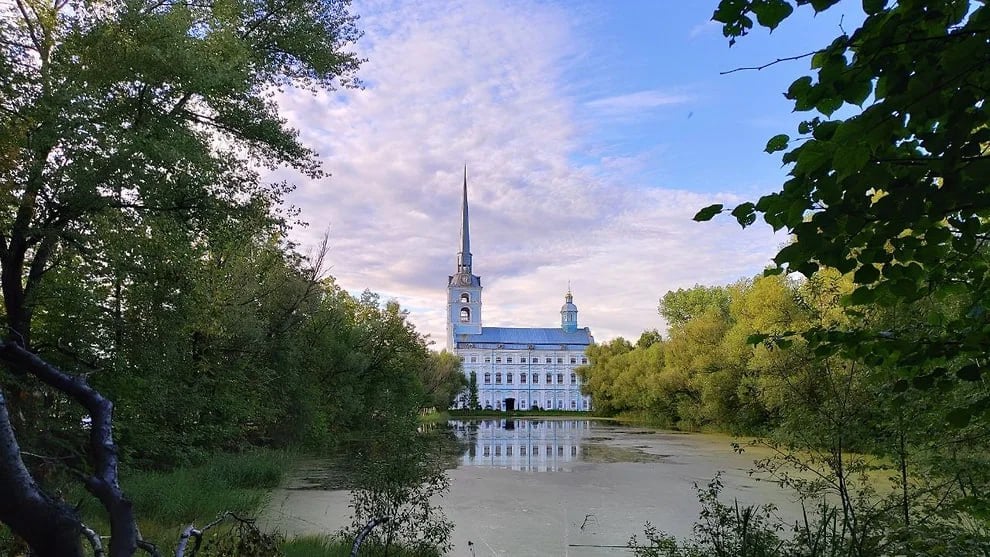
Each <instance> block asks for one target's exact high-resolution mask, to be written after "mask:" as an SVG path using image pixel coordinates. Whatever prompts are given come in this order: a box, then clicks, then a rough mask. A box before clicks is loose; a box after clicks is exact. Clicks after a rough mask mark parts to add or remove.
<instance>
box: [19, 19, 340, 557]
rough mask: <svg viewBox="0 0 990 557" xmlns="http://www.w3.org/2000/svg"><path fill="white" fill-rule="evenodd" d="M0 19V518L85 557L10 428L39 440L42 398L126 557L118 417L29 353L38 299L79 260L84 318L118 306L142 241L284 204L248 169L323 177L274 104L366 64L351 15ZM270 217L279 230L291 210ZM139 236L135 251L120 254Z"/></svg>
mask: <svg viewBox="0 0 990 557" xmlns="http://www.w3.org/2000/svg"><path fill="white" fill-rule="evenodd" d="M0 10H3V17H2V18H0V53H2V56H0V183H2V184H3V185H4V192H5V193H4V196H3V198H2V202H3V212H2V215H3V216H2V218H0V290H2V294H3V303H4V318H5V319H6V321H7V329H8V331H9V335H8V336H7V338H6V340H4V341H3V343H2V344H0V360H2V361H3V362H4V364H5V366H6V367H7V369H8V370H9V371H10V372H11V373H12V374H13V376H8V377H5V378H4V379H3V381H2V383H3V391H4V392H6V393H12V394H13V395H14V396H10V397H7V396H2V395H0V397H2V398H0V440H2V442H0V466H3V467H4V470H5V472H4V473H3V474H0V495H2V497H0V499H2V500H3V503H0V521H2V522H4V523H5V524H8V525H9V526H10V527H11V528H12V529H13V530H14V531H15V532H16V533H17V534H18V535H20V536H21V537H23V538H24V539H25V540H26V541H27V542H28V544H29V545H30V546H31V547H32V550H33V552H34V554H36V555H39V556H42V557H43V556H47V555H80V554H81V548H80V546H79V534H80V532H81V528H82V527H81V525H80V523H79V520H78V518H77V516H76V515H75V512H74V511H73V510H72V509H71V508H69V507H67V506H66V505H64V504H61V503H59V502H58V501H56V500H55V499H54V498H52V497H51V496H49V495H47V494H46V493H45V492H44V491H42V489H41V488H40V487H39V485H38V484H37V483H36V481H35V480H34V478H32V476H31V474H30V471H29V470H28V468H27V467H26V466H25V465H24V463H23V461H22V460H21V456H20V451H19V445H18V443H17V440H18V437H16V436H15V433H14V432H15V431H17V434H18V435H20V436H21V437H22V438H31V437H32V432H35V433H37V432H40V431H43V430H44V428H45V424H46V423H47V419H46V418H47V417H48V414H47V405H46V404H41V403H39V400H41V399H44V398H47V399H48V401H49V402H50V401H59V403H60V406H61V405H64V404H63V403H65V402H67V401H73V402H74V403H76V404H78V405H81V406H82V407H83V408H84V412H85V413H86V414H87V415H88V416H89V418H90V419H91V420H92V425H91V427H90V428H89V435H90V439H89V442H88V444H89V449H88V451H82V452H83V453H84V454H86V455H87V456H86V458H85V460H88V466H83V467H82V468H83V469H81V470H79V472H80V473H81V474H82V475H83V476H84V477H85V478H86V481H85V485H86V487H87V489H88V490H89V491H91V492H92V493H93V494H94V495H96V496H97V497H98V498H99V499H100V500H101V502H102V503H103V504H104V506H105V508H106V509H107V512H108V513H109V515H110V523H111V541H110V554H111V555H113V556H123V555H130V554H132V553H133V552H134V551H135V548H136V546H137V544H138V543H140V542H141V541H140V540H139V539H138V535H137V529H136V527H135V525H134V520H133V516H132V513H131V510H130V503H129V501H128V500H127V499H126V497H124V495H123V493H122V492H121V491H120V488H119V486H118V484H117V478H116V466H117V447H116V445H115V444H114V442H113V437H112V418H111V417H112V412H113V405H112V404H111V403H110V401H109V400H108V399H107V398H106V397H104V396H103V395H102V394H101V393H100V392H99V391H96V390H95V389H93V388H92V387H90V386H89V383H88V381H87V380H86V379H85V378H84V377H83V376H80V375H75V374H72V373H69V372H67V371H66V370H63V369H59V368H56V367H54V366H51V365H49V364H48V363H46V362H45V361H44V360H42V359H41V358H40V357H39V356H38V355H36V354H35V353H33V352H32V350H36V349H37V344H38V343H36V342H35V333H36V330H35V327H34V324H35V322H36V320H37V318H38V315H39V314H38V310H39V308H42V307H43V305H42V300H41V299H39V292H41V290H42V288H43V287H44V285H45V282H46V281H47V280H48V277H50V276H53V271H54V270H56V269H59V268H67V266H68V265H70V264H75V263H77V262H78V261H80V260H82V261H86V262H88V263H90V264H91V266H92V267H94V268H95V267H101V268H102V269H103V273H105V276H106V277H107V279H108V280H107V281H106V282H103V283H101V284H103V285H109V288H106V289H104V290H101V291H105V292H106V293H107V295H105V296H103V297H102V298H99V299H94V298H89V299H86V298H83V297H80V298H78V299H79V300H80V301H81V302H83V303H86V304H89V308H88V309H90V310H94V311H97V310H98V309H99V308H104V309H103V310H104V311H107V310H108V311H110V312H111V313H114V312H115V309H116V310H122V309H123V308H126V307H127V306H128V304H129V303H130V302H129V296H130V295H131V293H130V292H129V285H128V284H127V283H126V282H125V281H123V280H122V279H121V275H120V274H119V272H118V269H119V268H118V267H116V266H115V264H116V263H120V262H121V261H122V260H125V259H130V260H132V261H144V262H149V261H154V260H155V258H156V257H157V256H159V255H161V254H160V253H152V252H149V251H148V250H147V248H148V247H149V244H156V243H157V245H158V246H160V247H164V248H166V250H170V251H169V253H174V252H175V251H176V250H178V251H180V252H181V251H183V250H187V248H189V247H196V246H203V245H205V242H206V240H207V239H208V238H209V237H210V236H211V233H212V232H213V231H215V230H216V229H217V227H219V226H222V225H223V223H224V222H227V221H237V220H239V219H245V218H251V216H252V215H256V214H257V211H256V209H257V208H258V207H263V208H265V210H264V211H263V212H264V213H267V210H268V209H271V208H274V207H276V206H277V204H278V202H279V200H280V199H281V196H282V194H283V193H284V192H285V191H286V186H285V185H284V184H265V183H262V182H261V180H260V177H259V175H258V173H257V171H255V170H254V168H256V167H258V166H264V167H272V166H278V165H290V166H293V167H295V168H298V169H300V170H302V171H303V172H306V173H308V174H310V175H312V176H318V175H319V174H320V172H321V171H320V168H319V164H318V161H317V160H316V158H315V154H314V153H313V152H312V151H310V150H309V149H307V148H306V147H304V146H303V145H302V144H301V143H300V142H299V141H298V139H297V136H296V133H295V132H294V131H293V130H291V129H289V128H288V127H287V126H286V125H285V123H284V121H283V120H282V119H281V118H280V117H279V116H278V113H277V107H276V104H275V102H274V100H273V97H272V96H271V95H270V93H271V91H272V90H273V89H275V88H278V87H284V86H301V87H305V88H323V89H326V88H332V87H334V86H335V85H338V84H341V83H343V84H345V85H346V84H349V83H351V80H352V77H353V73H354V71H355V70H356V68H357V66H358V64H359V60H358V58H357V57H356V56H355V55H353V54H352V53H349V52H346V50H344V49H345V48H346V46H347V45H348V44H349V43H350V42H352V41H353V40H354V39H356V38H357V36H358V34H359V33H358V31H357V29H356V28H355V26H354V20H355V18H354V16H352V15H350V14H349V13H348V11H347V4H346V2H329V1H325V2H324V1H309V0H284V1H279V2H269V1H267V0H246V1H243V2H237V3H233V4H231V3H201V4H195V3H193V4H190V3H187V2H172V1H169V0H166V1H162V2H146V1H141V0H134V1H131V0H121V1H117V0H112V1H110V2H102V3H95V4H94V3H79V2H74V3H73V2H68V1H66V0H57V1H55V2H52V3H47V4H44V3H40V2H32V1H26V0H17V1H15V2H12V3H7V4H5V5H4V7H2V8H0ZM272 221H273V222H274V223H275V224H276V226H284V225H285V224H286V223H285V215H272ZM132 238H142V239H144V240H146V241H144V242H136V243H133V244H132V245H130V246H127V245H126V244H127V242H129V241H130V239H132ZM94 308H96V309H94ZM112 330H113V329H111V331H112ZM118 330H119V329H118ZM112 337H113V335H111V338H112ZM47 340H48V343H47V344H48V346H50V347H62V346H65V341H66V339H60V338H55V339H47ZM70 340H75V339H70ZM102 348H103V349H104V350H113V349H115V347H114V346H113V345H110V344H105V345H103V347H102ZM53 351H54V350H53ZM70 352H72V351H71V350H70ZM82 365H83V364H82V363H81V362H78V361H75V362H74V363H73V365H72V366H71V367H70V368H69V370H73V371H76V370H79V368H81V367H82ZM28 378H30V379H33V380H34V381H28ZM38 382H40V383H42V384H44V385H45V386H46V388H40V387H38ZM36 393H41V394H40V395H37V394H36ZM15 404H16V407H13V406H12V405H15ZM12 408H13V409H14V410H15V411H13V412H10V411H9V410H11V409H12ZM75 414H76V417H75V423H79V410H76V411H75ZM14 420H17V423H16V424H15V423H14V422H13V421H14ZM15 426H16V427H15Z"/></svg>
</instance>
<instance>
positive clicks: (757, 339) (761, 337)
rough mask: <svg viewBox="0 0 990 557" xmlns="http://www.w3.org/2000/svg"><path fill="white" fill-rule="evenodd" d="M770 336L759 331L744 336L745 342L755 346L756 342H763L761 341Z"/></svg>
mask: <svg viewBox="0 0 990 557" xmlns="http://www.w3.org/2000/svg"><path fill="white" fill-rule="evenodd" d="M768 338H770V335H764V334H760V333H756V334H752V335H749V336H748V337H746V344H749V345H750V346H756V345H758V344H763V341H765V340H766V339H768Z"/></svg>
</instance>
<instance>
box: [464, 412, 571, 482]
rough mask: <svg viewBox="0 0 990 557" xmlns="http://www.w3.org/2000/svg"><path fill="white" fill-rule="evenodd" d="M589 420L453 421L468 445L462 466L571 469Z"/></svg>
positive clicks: (541, 469)
mask: <svg viewBox="0 0 990 557" xmlns="http://www.w3.org/2000/svg"><path fill="white" fill-rule="evenodd" d="M589 424H590V422H589V421H588V420H543V421H541V420H511V419H509V420H481V421H458V420H454V421H451V422H450V425H451V426H452V427H453V430H454V435H455V436H457V438H458V439H459V440H460V441H461V442H462V443H464V444H466V445H467V446H468V449H467V451H466V452H465V453H464V454H463V455H462V456H461V466H482V467H487V468H506V469H510V470H519V471H523V472H560V471H569V470H570V469H571V467H572V465H573V464H574V463H576V462H577V461H578V460H579V458H580V457H581V440H582V439H583V438H584V437H585V436H586V435H587V434H588V431H589V427H590V425H589Z"/></svg>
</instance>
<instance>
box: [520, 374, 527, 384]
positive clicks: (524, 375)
mask: <svg viewBox="0 0 990 557" xmlns="http://www.w3.org/2000/svg"><path fill="white" fill-rule="evenodd" d="M519 382H520V383H525V382H526V374H525V373H520V374H519Z"/></svg>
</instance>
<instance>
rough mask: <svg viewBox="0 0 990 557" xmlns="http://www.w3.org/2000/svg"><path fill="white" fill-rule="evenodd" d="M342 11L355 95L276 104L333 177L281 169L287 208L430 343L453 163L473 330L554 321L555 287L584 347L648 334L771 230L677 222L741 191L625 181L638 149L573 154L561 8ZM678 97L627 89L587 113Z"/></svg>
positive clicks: (743, 263)
mask: <svg viewBox="0 0 990 557" xmlns="http://www.w3.org/2000/svg"><path fill="white" fill-rule="evenodd" d="M355 9H356V11H357V12H358V13H360V14H361V16H362V17H361V25H362V26H363V28H364V29H365V30H366V34H367V35H366V38H365V39H363V40H362V43H361V45H360V48H361V50H362V51H361V55H362V56H365V57H367V58H368V62H367V63H366V64H365V65H364V67H363V69H362V71H361V77H362V79H363V80H364V81H365V83H366V85H367V88H366V89H365V90H361V91H344V92H338V93H334V94H322V95H319V96H315V97H314V96H311V95H309V94H308V93H303V92H290V93H287V94H285V95H283V97H282V98H281V99H280V102H281V104H282V106H283V109H284V114H285V116H286V117H287V118H288V119H289V122H290V123H291V124H292V125H294V126H296V127H297V128H299V129H300V131H301V136H302V139H303V141H304V142H306V143H307V144H308V145H311V146H313V147H314V148H316V150H317V151H318V152H319V153H320V154H321V155H322V157H323V160H324V162H325V166H326V168H327V170H328V171H330V172H331V173H332V177H330V178H327V179H325V180H321V181H305V180H304V179H302V178H300V177H298V176H296V177H294V179H295V181H296V182H297V183H299V185H300V187H299V189H298V190H297V191H296V192H295V193H294V194H293V196H292V197H291V198H290V201H291V202H292V203H294V204H296V205H297V206H299V207H300V208H301V209H302V218H303V219H304V220H306V221H308V222H309V223H310V227H309V228H308V229H304V230H298V231H296V232H295V236H296V239H297V240H298V241H300V242H301V243H303V244H304V245H312V244H315V243H316V241H317V238H318V237H319V235H320V234H321V233H322V231H323V230H324V229H325V228H326V227H327V226H330V230H331V245H332V248H331V253H330V257H329V260H330V264H331V265H332V269H331V273H332V274H333V275H334V276H335V277H337V279H338V282H339V283H340V284H342V285H343V286H344V287H345V288H348V289H350V290H352V291H360V290H362V289H364V288H370V289H372V290H375V291H378V292H381V293H382V294H383V295H384V296H385V297H394V298H396V299H398V300H399V301H400V302H401V303H402V304H403V305H404V306H406V307H407V308H409V309H410V310H411V317H412V319H413V321H414V322H415V323H416V324H417V326H418V327H419V328H420V329H421V330H423V331H424V332H428V333H430V334H431V335H432V336H433V338H434V339H435V340H436V341H437V343H438V345H442V344H443V331H444V323H445V322H444V319H445V317H444V315H445V313H444V312H445V288H446V279H447V275H448V274H450V273H452V272H453V270H454V266H455V260H456V251H457V245H458V230H459V228H458V227H459V219H460V206H459V203H460V191H461V190H460V185H461V172H462V169H461V165H462V164H463V163H464V162H467V165H468V183H469V195H470V201H471V219H472V220H471V225H472V230H471V239H472V251H473V253H474V263H475V272H476V273H477V274H480V275H481V277H482V281H483V284H484V285H485V291H484V298H483V299H484V313H483V319H484V322H485V324H486V325H503V326H553V325H555V324H558V323H559V313H558V312H559V308H560V304H561V303H562V302H563V299H562V298H563V294H564V291H565V290H566V287H567V281H568V280H570V281H571V284H572V287H573V290H574V295H575V301H576V302H577V304H578V307H579V309H580V323H581V325H582V326H584V325H587V326H590V327H591V329H592V332H593V333H594V334H595V335H596V337H597V338H598V339H599V340H604V339H607V338H610V337H613V336H616V335H620V334H621V335H624V336H630V337H636V336H637V335H638V334H639V333H640V331H642V330H643V329H646V328H654V327H661V326H662V324H661V323H660V322H659V318H658V317H657V312H656V305H657V300H658V298H659V297H660V296H662V295H663V293H664V292H666V291H667V290H669V289H672V288H678V287H683V286H690V285H692V284H694V283H696V282H700V283H716V282H722V283H724V282H729V281H732V280H734V279H736V278H738V277H740V276H745V275H750V274H753V273H755V272H757V271H759V270H760V269H761V268H762V266H763V265H764V264H765V263H766V261H767V260H768V256H769V254H770V253H771V252H772V251H774V250H773V248H774V247H775V244H776V243H777V242H778V241H779V240H775V239H774V238H773V236H772V235H770V234H769V233H768V232H765V231H762V232H759V231H749V232H747V233H745V234H741V233H740V232H739V229H738V227H737V226H735V225H734V224H731V223H728V222H722V223H714V224H712V223H709V224H699V223H695V222H692V221H691V216H693V214H694V213H695V212H696V210H697V209H698V208H700V207H702V206H704V205H707V204H709V203H713V202H720V201H726V200H728V201H729V202H731V201H734V200H735V201H738V199H736V198H735V197H734V196H733V195H731V194H723V195H717V196H713V195H701V194H695V193H690V192H687V191H683V190H684V189H685V188H681V189H663V188H659V187H656V185H655V184H653V185H650V184H634V183H630V182H629V181H628V180H627V178H628V176H629V175H630V173H629V172H626V171H624V170H623V168H624V167H625V166H626V165H628V164H637V163H636V160H637V156H638V155H637V154H635V153H632V154H629V155H628V156H627V157H625V158H623V157H614V156H613V157H612V158H609V159H598V160H597V162H596V161H595V160H592V162H587V159H582V160H585V162H583V163H581V164H577V163H575V162H574V161H575V160H576V159H577V158H578V157H577V155H587V153H589V152H591V153H593V152H595V149H594V147H593V146H591V145H589V140H588V139H587V138H586V137H584V133H585V132H586V128H585V126H583V125H581V124H580V123H579V122H581V119H582V118H584V117H585V115H583V114H582V110H581V108H582V106H584V105H582V104H581V102H580V101H579V100H577V98H578V95H577V94H575V92H574V91H573V90H572V87H573V85H572V84H569V83H566V82H565V81H564V77H563V76H564V75H565V73H566V70H567V69H568V68H569V64H571V63H572V62H573V61H575V60H580V59H582V56H583V55H584V53H583V52H582V51H580V50H579V48H578V47H576V46H575V45H580V44H583V43H582V41H578V40H575V37H574V36H573V33H574V26H575V25H576V22H575V20H574V18H575V17H576V16H575V15H573V14H572V13H570V12H568V11H565V10H564V9H562V8H559V7H555V6H553V5H549V4H546V3H542V2H529V1H527V0H518V1H514V2H510V3H503V2H497V3H496V2H485V1H482V0H473V1H467V2H463V3H457V4H453V3H447V2H443V1H440V0H427V1H425V2H416V3H404V2H391V1H369V2H361V3H358V4H357V5H356V6H355ZM684 100H686V99H684ZM684 100H680V99H679V98H678V97H677V96H676V95H675V96H669V95H665V94H664V93H662V92H660V91H641V92H639V93H634V94H626V95H617V96H613V97H609V98H602V99H599V100H597V101H592V102H591V103H587V104H588V105H592V106H591V107H587V106H584V107H585V108H592V109H594V108H596V106H597V109H599V110H603V111H607V110H631V109H649V108H653V107H659V106H662V105H663V104H670V103H673V102H684ZM595 103H598V104H597V105H595ZM658 148H659V147H658ZM280 177H283V178H284V177H285V175H281V176H280Z"/></svg>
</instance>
